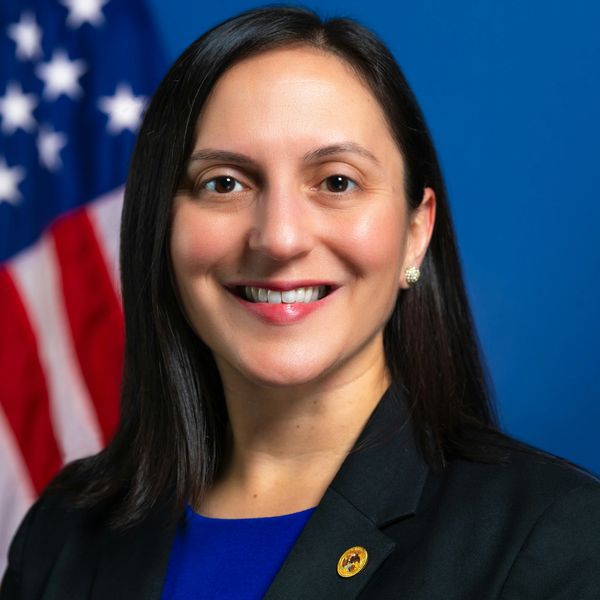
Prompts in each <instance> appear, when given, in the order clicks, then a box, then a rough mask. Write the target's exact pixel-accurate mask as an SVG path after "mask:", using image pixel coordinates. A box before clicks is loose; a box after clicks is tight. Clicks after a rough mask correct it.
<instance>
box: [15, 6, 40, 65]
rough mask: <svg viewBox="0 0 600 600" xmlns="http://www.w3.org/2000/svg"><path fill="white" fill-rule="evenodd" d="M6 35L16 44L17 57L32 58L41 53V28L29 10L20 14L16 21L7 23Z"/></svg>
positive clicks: (37, 56) (22, 58) (38, 56)
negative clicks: (18, 19)
mask: <svg viewBox="0 0 600 600" xmlns="http://www.w3.org/2000/svg"><path fill="white" fill-rule="evenodd" d="M7 30H8V37H9V38H10V39H11V40H13V41H14V42H15V44H16V45H17V51H16V54H17V58H19V59H21V60H33V59H35V58H40V57H41V55H42V46H41V41H42V30H41V29H40V27H39V26H38V24H37V22H36V20H35V15H34V14H33V13H31V12H29V11H26V12H24V13H22V14H21V19H20V21H19V22H18V23H13V24H12V25H9V26H8V28H7Z"/></svg>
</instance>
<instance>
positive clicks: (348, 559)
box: [337, 546, 369, 577]
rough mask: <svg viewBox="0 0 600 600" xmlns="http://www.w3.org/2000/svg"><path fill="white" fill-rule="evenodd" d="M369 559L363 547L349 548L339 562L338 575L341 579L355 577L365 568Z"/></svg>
mask: <svg viewBox="0 0 600 600" xmlns="http://www.w3.org/2000/svg"><path fill="white" fill-rule="evenodd" d="M368 557H369V555H368V554H367V551H366V550H365V548H363V547H362V546H354V547H352V548H348V550H346V552H344V553H343V554H342V555H341V556H340V560H338V564H337V572H338V575H339V576H340V577H354V576H355V575H356V574H357V573H360V572H361V571H362V570H363V569H364V568H365V565H366V564H367V558H368Z"/></svg>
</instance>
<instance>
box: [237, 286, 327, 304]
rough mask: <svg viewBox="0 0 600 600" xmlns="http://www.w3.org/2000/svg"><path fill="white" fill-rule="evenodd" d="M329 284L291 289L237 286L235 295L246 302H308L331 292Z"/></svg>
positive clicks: (317, 299)
mask: <svg viewBox="0 0 600 600" xmlns="http://www.w3.org/2000/svg"><path fill="white" fill-rule="evenodd" d="M332 289H333V288H332V287H331V286H330V285H315V286H307V287H299V288H295V289H292V290H285V291H281V290H270V289H268V288H261V287H252V286H237V287H236V288H235V289H234V291H235V293H236V295H238V296H239V297H240V298H243V299H244V300H247V301H248V302H252V303H260V302H262V303H266V304H310V303H311V302H317V301H319V300H321V299H322V298H324V297H325V296H327V295H328V294H330V293H331V291H332Z"/></svg>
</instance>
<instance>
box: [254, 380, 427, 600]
mask: <svg viewBox="0 0 600 600" xmlns="http://www.w3.org/2000/svg"><path fill="white" fill-rule="evenodd" d="M412 429H413V428H412V424H411V422H410V415H409V412H408V410H407V407H406V403H405V401H404V399H403V397H402V395H401V393H400V389H399V387H397V386H392V387H391V388H390V389H389V390H388V391H387V392H386V393H385V395H384V396H383V398H382V399H381V401H380V402H379V404H378V405H377V407H376V409H375V410H374V412H373V414H372V415H371V417H370V419H369V421H368V422H367V424H366V426H365V428H364V430H363V432H362V433H361V435H360V436H359V439H358V441H357V443H356V444H355V446H354V449H353V451H352V452H351V453H350V454H349V455H348V457H347V458H346V460H345V461H344V463H343V464H342V466H341V468H340V470H339V472H338V474H337V475H336V477H335V478H334V480H333V482H332V483H331V485H330V486H329V488H328V490H327V492H326V493H325V495H324V497H323V499H322V500H321V502H320V503H319V506H318V507H317V509H316V510H315V512H314V513H313V515H312V517H311V519H310V520H309V522H308V523H307V525H306V527H305V528H304V530H303V532H302V534H301V535H300V537H299V538H298V540H297V542H296V544H295V545H294V547H293V548H292V550H291V552H290V554H289V555H288V557H287V559H286V561H285V562H284V564H283V566H282V568H281V569H280V571H279V573H278V574H277V576H276V578H275V580H274V581H273V583H272V585H271V587H270V588H269V590H268V592H267V594H266V596H265V599H266V600H285V599H290V600H292V599H296V598H303V599H305V600H311V599H314V600H317V599H321V598H328V599H331V600H333V599H335V598H340V599H341V598H343V599H344V600H351V599H352V598H356V597H357V596H358V594H359V593H360V592H361V590H362V589H363V588H364V587H365V585H366V584H367V582H368V581H369V579H370V578H371V577H372V576H373V574H374V573H375V571H376V570H377V568H378V567H379V566H380V565H381V563H382V562H383V561H384V560H385V559H386V558H387V557H388V556H389V554H390V553H391V552H392V551H393V550H394V549H395V547H396V543H395V542H394V541H393V540H392V539H391V538H389V537H388V536H387V535H385V533H384V532H382V531H381V529H382V528H383V527H385V526H386V525H389V524H391V523H393V522H397V521H399V520H401V519H406V518H408V517H409V516H411V515H413V514H414V513H415V512H416V510H417V506H418V504H419V500H420V498H421V494H422V491H423V487H424V485H425V480H426V478H427V473H428V470H429V469H428V467H427V464H426V463H425V461H424V460H423V458H422V457H421V455H420V453H419V451H418V449H417V446H416V444H415V440H414V437H413V431H412ZM353 546H362V547H364V548H365V549H366V550H367V552H368V560H367V564H366V567H365V568H364V569H363V570H362V571H361V572H360V573H357V574H356V575H355V576H353V577H349V578H342V577H340V576H339V575H338V573H337V563H338V560H339V558H340V556H341V555H342V554H343V553H344V551H345V550H347V549H349V548H351V547H353Z"/></svg>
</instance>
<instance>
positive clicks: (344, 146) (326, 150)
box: [304, 142, 381, 165]
mask: <svg viewBox="0 0 600 600" xmlns="http://www.w3.org/2000/svg"><path fill="white" fill-rule="evenodd" d="M348 152H350V153H351V154H358V155H360V156H363V157H364V158H368V159H369V160H370V161H371V162H374V163H375V164H376V165H379V164H381V163H380V162H379V160H378V159H377V157H376V156H375V155H374V154H373V153H372V152H371V151H370V150H367V149H366V148H365V147H364V146H361V145H360V144H357V143H356V142H342V143H341V144H331V145H329V146H324V147H322V148H317V149H316V150H311V151H310V152H307V153H306V154H305V155H304V160H305V161H306V162H310V161H313V160H315V159H319V158H325V157H327V156H331V155H333V154H346V153H348Z"/></svg>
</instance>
